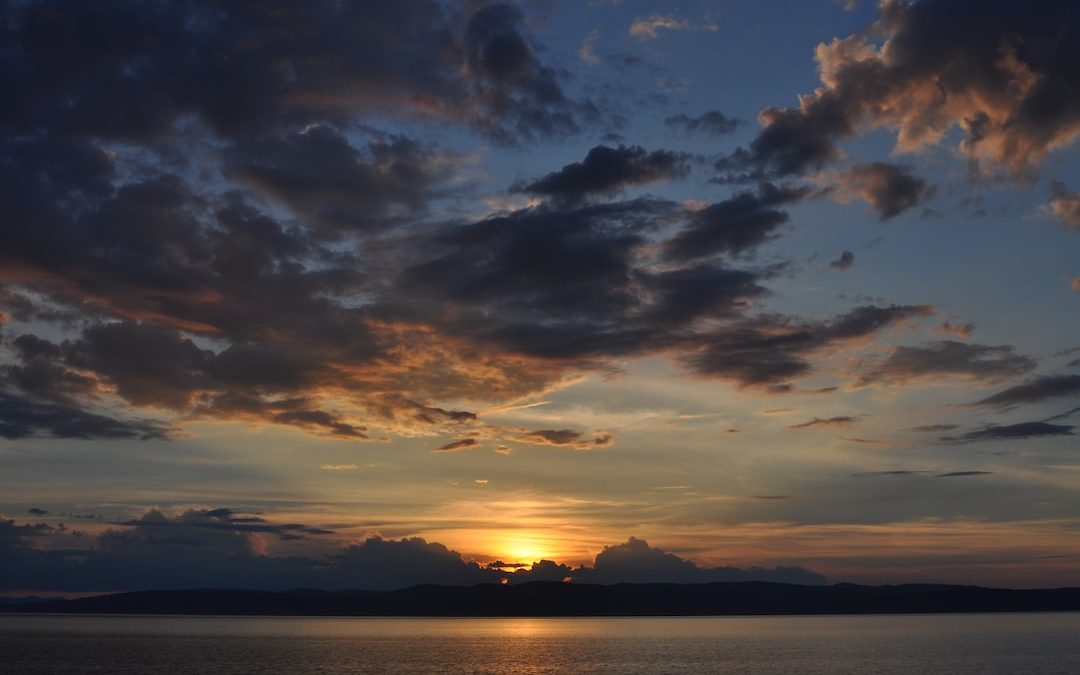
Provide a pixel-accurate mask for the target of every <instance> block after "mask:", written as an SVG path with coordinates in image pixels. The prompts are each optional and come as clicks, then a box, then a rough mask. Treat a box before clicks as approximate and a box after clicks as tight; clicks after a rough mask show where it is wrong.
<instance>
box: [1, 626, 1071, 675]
mask: <svg viewBox="0 0 1080 675" xmlns="http://www.w3.org/2000/svg"><path fill="white" fill-rule="evenodd" d="M0 672H3V673H19V674H20V675H33V674H36V673H49V674H50V675H51V674H53V673H139V674H146V675H181V674H184V675H187V674H192V675H194V674H199V675H202V674H209V673H226V674H233V673H235V674H241V673H243V674H248V673H283V674H284V673H289V674H293V675H307V674H309V673H320V674H326V675H329V674H339V673H340V674H344V673H410V674H412V673H440V674H444V675H445V674H448V673H491V674H513V675H529V674H533V673H537V674H538V673H620V674H629V673H649V674H655V673H741V674H757V673H777V674H779V673H785V674H787V673H814V674H818V673H820V674H821V675H838V674H842V673H877V674H880V675H888V674H892V673H896V674H897V675H899V674H901V673H902V674H904V675H909V674H912V673H920V674H925V675H931V674H936V673H940V674H942V675H946V674H947V675H966V674H969V673H970V674H972V675H975V674H978V675H998V674H1004V673H1017V674H1031V673H1039V674H1051V673H1061V674H1063V675H1064V674H1068V675H1076V674H1077V673H1080V613H1041V614H949V615H943V614H939V615H904V616H799V617H688V618H683V617H678V618H512V619H471V618H470V619H444V618H439V619H426V618H415V619H412V618H319V617H193V616H114V615H110V616H72V615H21V616H20V615H0Z"/></svg>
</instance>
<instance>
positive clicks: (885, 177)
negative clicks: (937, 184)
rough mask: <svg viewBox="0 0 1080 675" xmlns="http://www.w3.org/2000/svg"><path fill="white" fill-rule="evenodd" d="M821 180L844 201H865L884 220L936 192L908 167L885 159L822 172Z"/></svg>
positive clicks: (893, 216)
mask: <svg viewBox="0 0 1080 675" xmlns="http://www.w3.org/2000/svg"><path fill="white" fill-rule="evenodd" d="M818 180H819V181H823V182H825V183H826V184H828V185H830V186H831V193H832V194H833V195H834V196H835V197H836V198H837V199H839V200H840V201H843V202H848V201H851V200H852V199H861V200H863V201H865V202H866V203H867V204H869V205H870V207H871V208H873V209H874V211H876V212H877V214H878V217H879V218H880V219H881V220H889V219H890V218H895V217H896V216H898V215H900V214H901V213H903V212H904V211H907V210H908V209H911V208H913V207H915V206H918V205H919V204H921V203H922V202H923V201H925V200H926V199H928V198H929V197H930V196H931V195H932V194H933V189H932V188H931V187H929V186H928V185H927V184H926V181H924V180H922V179H921V178H918V177H916V176H913V175H911V173H909V170H908V169H907V168H906V167H901V166H897V165H895V164H886V163H884V162H872V163H869V164H857V165H855V166H853V167H851V168H850V169H848V170H846V171H840V172H826V173H824V174H821V175H819V176H818Z"/></svg>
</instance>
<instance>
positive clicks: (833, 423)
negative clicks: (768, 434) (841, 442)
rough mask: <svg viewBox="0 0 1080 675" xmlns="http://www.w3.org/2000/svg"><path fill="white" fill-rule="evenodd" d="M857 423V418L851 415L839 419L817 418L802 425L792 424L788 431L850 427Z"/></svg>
mask: <svg viewBox="0 0 1080 675" xmlns="http://www.w3.org/2000/svg"><path fill="white" fill-rule="evenodd" d="M856 421H857V419H856V418H855V417H851V416H850V415H841V416H838V417H826V418H821V417H815V418H814V419H812V420H809V421H807V422H803V423H801V424H792V425H789V426H788V429H816V428H819V427H849V426H851V425H852V424H854V423H855V422H856Z"/></svg>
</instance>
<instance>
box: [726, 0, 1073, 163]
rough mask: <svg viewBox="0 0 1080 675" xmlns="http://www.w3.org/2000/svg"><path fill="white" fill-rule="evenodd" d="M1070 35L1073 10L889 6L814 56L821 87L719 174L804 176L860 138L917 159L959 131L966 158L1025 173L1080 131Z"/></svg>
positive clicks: (776, 114)
mask: <svg viewBox="0 0 1080 675" xmlns="http://www.w3.org/2000/svg"><path fill="white" fill-rule="evenodd" d="M1077 30H1080V8H1078V7H1077V6H1075V5H1071V4H1068V3H1066V4H1062V3H1060V2H1057V1H1055V0H1043V1H1038V2H1025V3H1004V2H999V3H989V4H987V3H984V2H979V1H978V0H961V1H959V2H957V1H955V0H924V1H923V2H917V3H908V2H905V1H903V0H889V1H888V2H885V3H883V4H882V5H881V8H880V10H879V16H878V19H877V21H876V22H875V23H874V25H873V26H872V27H870V28H869V29H867V30H864V31H862V32H860V33H857V34H855V35H852V36H850V37H847V38H843V39H839V38H838V39H835V40H833V41H832V42H831V43H829V44H826V45H821V46H820V47H819V48H818V50H817V53H816V57H817V61H818V65H819V69H820V73H821V79H822V82H823V85H824V86H822V87H820V88H818V89H816V90H815V91H814V92H813V93H812V94H807V95H804V96H801V97H800V99H799V105H798V107H793V108H785V107H775V106H774V107H769V108H766V109H765V110H763V111H761V113H760V114H759V115H758V120H759V122H760V123H761V124H762V127H763V128H762V129H761V131H760V132H759V133H758V135H757V137H756V138H755V139H754V140H753V141H752V142H751V143H750V145H749V146H748V147H747V148H742V149H740V150H738V151H737V152H735V153H733V154H731V155H730V156H728V157H727V158H726V159H725V160H723V161H721V163H720V164H719V167H718V168H719V169H720V170H721V171H722V172H726V173H729V174H732V175H733V176H735V177H737V176H738V174H739V172H748V173H750V174H752V175H753V174H756V175H765V176H787V175H793V174H800V173H803V172H806V171H809V170H814V169H818V168H821V167H822V166H823V165H825V164H826V163H828V162H830V161H832V160H834V159H836V158H838V157H839V150H838V147H837V142H838V141H839V140H841V139H843V138H846V137H850V136H853V135H855V134H857V133H860V132H862V131H864V130H868V129H872V128H875V127H886V128H890V129H894V130H896V132H897V134H898V143H897V145H898V148H899V149H900V150H917V149H919V148H920V147H922V146H924V145H926V144H928V143H936V142H937V141H939V140H940V139H941V137H942V136H943V135H944V134H945V132H947V131H948V130H949V129H950V128H951V127H954V126H957V127H960V128H961V129H962V131H963V132H964V140H963V142H962V144H961V149H962V150H963V151H964V152H965V153H967V154H968V155H969V156H970V157H972V158H973V159H976V160H983V159H986V160H990V162H997V163H1000V164H1004V165H1006V166H1007V167H1009V168H1010V169H1011V170H1013V171H1014V172H1024V171H1026V170H1027V169H1029V168H1030V167H1031V166H1032V165H1033V164H1034V163H1035V162H1037V161H1039V160H1040V159H1041V158H1042V157H1043V156H1045V155H1046V154H1047V153H1048V152H1050V151H1051V150H1052V149H1054V148H1056V147H1060V146H1063V145H1065V144H1067V143H1069V142H1071V141H1072V140H1073V139H1075V137H1076V135H1077V133H1078V132H1080V87H1078V86H1077V83H1076V78H1075V72H1076V67H1077V64H1078V63H1080V50H1078V48H1077V45H1080V40H1078V39H1077V36H1076V32H1077Z"/></svg>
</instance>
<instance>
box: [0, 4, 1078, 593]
mask: <svg viewBox="0 0 1080 675" xmlns="http://www.w3.org/2000/svg"><path fill="white" fill-rule="evenodd" d="M0 15H2V16H3V22H4V26H5V34H4V42H3V48H2V50H0V73H2V80H3V81H4V82H5V89H6V91H7V93H6V95H5V96H4V97H3V100H2V102H0V130H2V135H0V139H2V140H0V147H2V149H0V193H2V195H3V204H4V208H3V209H2V210H0V592H4V593H9V594H19V593H42V592H46V593H68V594H79V593H95V592H106V591H116V590H131V589H138V588H185V587H207V586H215V587H227V586H245V587H259V588H290V587H299V586H304V587H324V588H346V587H348V588H393V587H401V586H407V585H410V584H415V583H424V582H429V583H463V584H464V583H479V582H501V581H504V580H505V581H509V582H511V583H517V582H520V581H529V580H539V579H544V580H547V579H554V580H571V581H574V582H596V583H613V582H619V581H725V580H744V579H765V580H774V581H791V582H796V583H827V582H828V583H832V582H856V583H871V584H881V583H904V582H941V583H977V584H984V585H996V586H1006V587H1050V586H1069V585H1072V586H1078V585H1080V458H1078V456H1077V448H1078V443H1077V435H1078V429H1080V256H1078V255H1077V254H1078V253H1080V157H1078V155H1077V147H1078V143H1077V139H1078V137H1080V75H1078V73H1080V34H1078V32H1080V5H1078V4H1076V3H1070V2H1047V1H1041V0H1028V1H1026V2H1005V1H1001V2H985V1H984V0H978V1H976V0H919V1H916V2H907V1H906V0H883V1H882V2H881V3H880V4H875V3H873V2H870V1H868V0H848V1H847V2H837V1H834V0H812V1H811V0H799V1H797V2H796V1H788V2H783V1H776V2H751V1H749V0H729V1H723V2H719V1H718V2H704V1H700V2H699V1H693V0H685V1H677V0H672V1H667V0H665V1H656V2H646V1H644V0H641V1H636V0H621V1H620V0H580V1H576V2H570V1H566V2H555V1H553V0H522V2H520V3H518V4H512V3H498V2H495V3H487V2H479V1H473V0H465V1H464V2H442V1H436V0H401V1H396V2H393V3H375V2H363V1H355V2H351V1H349V0H334V1H329V0H325V1H320V0H313V1H312V2H305V3H293V2H285V1H284V0H280V1H279V0H263V1H261V2H235V3H227V4H225V5H221V4H220V3H215V2H207V1H205V0H184V1H180V0H175V1H174V0H159V1H156V2H138V3H133V2H127V1H124V0H113V1H102V2H95V3H70V2H36V1H22V0H15V1H12V2H8V3H4V4H3V5H2V7H0Z"/></svg>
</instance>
